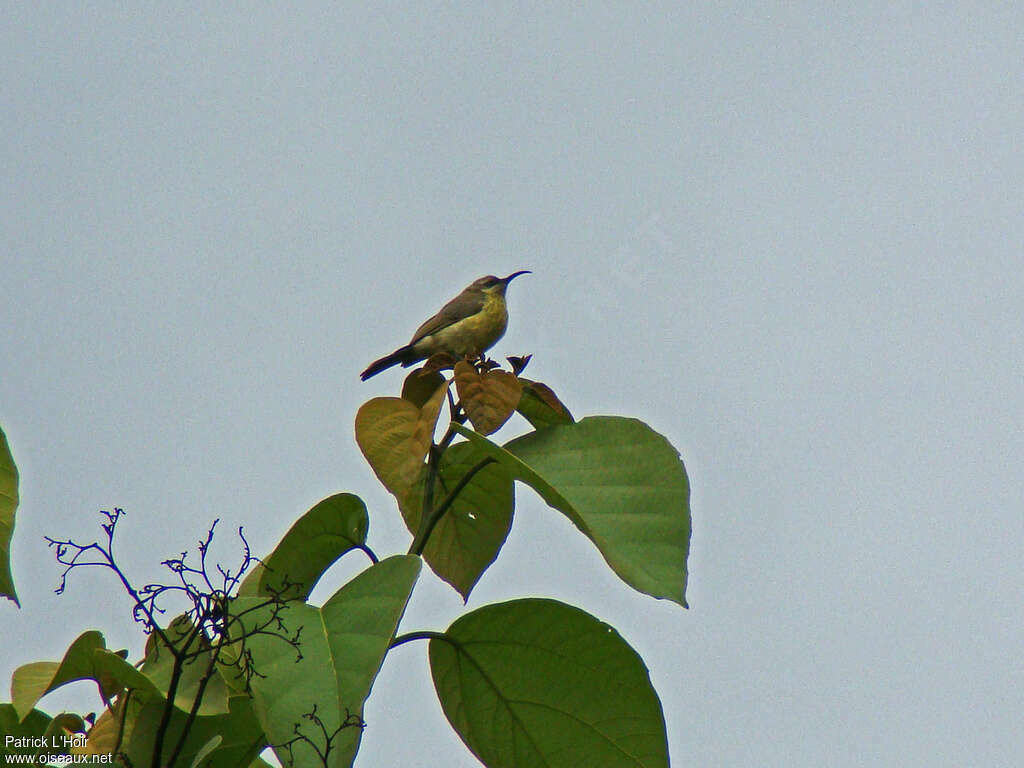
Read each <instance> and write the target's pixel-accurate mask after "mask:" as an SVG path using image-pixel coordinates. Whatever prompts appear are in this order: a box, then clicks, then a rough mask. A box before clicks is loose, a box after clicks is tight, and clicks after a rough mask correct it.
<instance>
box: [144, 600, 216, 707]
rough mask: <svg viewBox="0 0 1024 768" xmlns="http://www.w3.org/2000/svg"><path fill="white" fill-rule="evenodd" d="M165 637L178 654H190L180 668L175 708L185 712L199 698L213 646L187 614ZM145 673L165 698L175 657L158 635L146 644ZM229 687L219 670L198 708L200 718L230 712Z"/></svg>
mask: <svg viewBox="0 0 1024 768" xmlns="http://www.w3.org/2000/svg"><path fill="white" fill-rule="evenodd" d="M164 635H165V636H166V637H167V639H168V640H169V641H170V642H171V644H172V645H173V646H174V648H175V649H177V650H178V651H179V652H183V653H187V654H189V656H190V658H187V659H185V661H184V663H183V664H182V668H181V677H180V679H179V681H178V688H177V692H176V693H175V696H174V706H176V707H177V708H178V709H180V710H182V711H183V712H188V711H189V710H191V709H192V703H193V702H194V701H195V699H196V696H198V695H199V687H200V685H201V681H202V678H203V677H204V676H205V675H206V674H207V669H208V667H209V664H210V659H211V654H212V651H211V650H210V643H209V641H208V640H207V639H206V637H205V636H203V634H202V633H201V632H198V633H197V632H195V625H194V624H193V623H192V620H191V619H190V618H189V617H188V616H187V615H181V616H178V617H176V618H175V619H174V620H173V621H171V622H170V623H169V624H168V625H167V626H166V627H165V628H164ZM142 673H143V674H144V675H145V676H146V677H148V678H149V679H150V680H151V681H153V683H154V684H155V685H156V687H157V688H158V689H159V690H160V692H161V696H166V695H167V692H168V690H169V686H170V682H171V676H172V675H173V673H174V654H173V653H172V652H171V649H170V648H169V647H168V646H167V644H166V643H165V642H164V640H163V639H162V638H161V637H160V635H159V634H158V633H157V632H154V633H153V634H151V635H150V636H149V640H147V641H146V659H145V661H144V662H143V664H142ZM228 695H229V691H228V685H227V683H226V682H225V681H224V678H223V677H221V675H220V673H219V672H218V671H217V670H214V672H213V676H212V677H211V678H210V681H209V683H207V685H206V688H205V690H204V691H203V699H202V702H201V703H200V705H199V714H201V715H220V714H224V713H226V712H227V711H228Z"/></svg>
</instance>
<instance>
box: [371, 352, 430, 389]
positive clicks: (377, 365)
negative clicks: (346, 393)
mask: <svg viewBox="0 0 1024 768" xmlns="http://www.w3.org/2000/svg"><path fill="white" fill-rule="evenodd" d="M422 359H423V357H422V356H421V355H417V354H416V352H414V351H413V348H412V347H411V346H404V347H400V348H399V349H396V350H395V351H394V352H392V353H391V354H390V355H385V356H384V357H382V358H381V359H380V360H374V361H373V362H372V363H370V365H369V366H368V367H367V368H366V370H365V371H363V372H362V373H361V374H359V378H360V379H362V380H363V381H366V380H367V379H368V378H370V377H371V376H376V375H377V374H378V373H380V372H381V371H386V370H387V369H388V368H390V367H391V366H393V365H398V364H399V363H401V364H402V365H405V366H408V365H412V364H413V363H415V362H416V361H417V360H422Z"/></svg>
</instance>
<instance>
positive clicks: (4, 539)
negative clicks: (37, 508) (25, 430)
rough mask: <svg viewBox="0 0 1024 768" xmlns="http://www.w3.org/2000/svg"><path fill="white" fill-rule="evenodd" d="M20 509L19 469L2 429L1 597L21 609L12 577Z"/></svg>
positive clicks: (0, 510) (0, 481)
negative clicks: (15, 534)
mask: <svg viewBox="0 0 1024 768" xmlns="http://www.w3.org/2000/svg"><path fill="white" fill-rule="evenodd" d="M17 508H18V468H17V467H16V466H14V457H13V456H12V455H11V449H10V446H8V445H7V435H5V434H4V431H3V429H0V595H2V596H3V597H6V598H7V599H8V600H13V601H14V604H15V605H17V606H18V607H19V608H20V607H21V603H19V602H18V595H17V593H15V591H14V577H13V576H12V575H11V537H12V536H14V510H16V509H17Z"/></svg>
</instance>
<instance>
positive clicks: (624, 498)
mask: <svg viewBox="0 0 1024 768" xmlns="http://www.w3.org/2000/svg"><path fill="white" fill-rule="evenodd" d="M454 428H455V429H457V430H458V431H459V433H460V434H462V435H464V436H465V437H466V438H468V439H469V440H470V442H472V443H473V444H474V445H475V446H476V447H477V448H478V449H479V450H480V451H481V453H482V455H487V456H491V457H493V458H494V459H496V460H497V461H499V462H501V463H502V464H504V465H505V466H506V467H508V469H509V471H510V472H512V475H513V476H514V477H515V478H516V479H517V480H521V481H522V482H524V483H526V484H527V485H529V486H530V487H531V488H533V489H534V490H535V491H537V493H539V494H540V496H541V497H542V498H543V499H544V501H546V502H547V503H548V504H549V505H551V506H552V507H554V508H555V509H558V510H559V511H561V512H562V513H564V514H565V515H566V516H567V517H568V518H569V519H570V520H572V521H573V523H575V524H576V526H577V527H578V528H579V529H580V530H581V531H583V533H585V534H586V535H587V536H588V537H590V539H591V540H592V541H593V542H594V544H596V545H597V548H598V549H599V550H600V552H601V554H602V556H604V559H605V561H607V563H608V565H610V566H611V568H612V570H614V571H615V573H617V574H618V575H619V577H620V578H621V579H622V580H623V581H625V582H626V583H627V584H629V585H630V586H632V587H634V588H635V589H638V590H639V591H641V592H644V593H646V594H648V595H652V596H654V597H659V598H668V599H670V600H673V601H675V602H677V603H679V604H680V605H682V606H686V575H687V573H686V558H687V556H688V554H689V550H690V486H689V483H688V481H687V478H686V469H685V468H684V467H683V463H682V461H681V460H680V458H679V452H678V451H677V450H676V449H675V448H673V447H672V445H671V444H669V442H668V440H666V439H665V438H664V437H663V436H662V435H659V434H658V433H657V432H655V431H654V430H652V429H651V428H650V427H648V426H647V425H646V424H644V423H643V422H642V421H638V420H636V419H627V418H622V417H618V416H591V417H588V418H585V419H583V420H582V421H579V422H576V423H575V424H566V425H562V426H553V427H548V428H546V429H542V430H538V431H536V432H531V433H530V434H527V435H524V436H523V437H519V438H516V439H515V440H512V441H511V442H509V443H508V444H507V445H506V446H505V447H504V448H502V447H501V446H498V445H495V444H494V443H492V442H491V441H489V440H488V439H487V438H485V437H483V436H482V435H478V434H477V433H476V432H473V431H472V430H469V429H466V428H465V427H462V426H459V425H454Z"/></svg>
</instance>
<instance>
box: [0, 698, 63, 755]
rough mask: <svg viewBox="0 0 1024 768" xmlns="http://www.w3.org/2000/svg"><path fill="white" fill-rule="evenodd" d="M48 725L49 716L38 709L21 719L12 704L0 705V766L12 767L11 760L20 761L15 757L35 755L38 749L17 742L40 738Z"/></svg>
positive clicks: (27, 743) (25, 743) (28, 744)
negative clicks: (0, 759)
mask: <svg viewBox="0 0 1024 768" xmlns="http://www.w3.org/2000/svg"><path fill="white" fill-rule="evenodd" d="M50 723H51V719H50V716H49V715H47V714H45V713H43V712H40V711H39V710H38V709H33V710H32V711H30V712H28V713H27V714H26V715H25V716H24V717H22V716H21V715H19V714H18V712H17V710H16V709H15V708H14V705H13V704H0V758H3V760H2V761H0V764H3V765H13V764H14V763H13V759H20V758H15V756H16V755H35V754H37V752H38V748H37V747H33V746H30V742H28V741H25V742H22V743H20V744H19V742H18V741H17V740H18V739H36V738H40V737H42V736H43V734H45V733H46V731H47V729H48V728H49V727H50ZM8 739H10V741H8ZM9 758H10V759H11V760H9ZM36 764H37V765H38V763H36Z"/></svg>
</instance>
